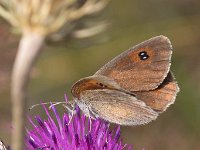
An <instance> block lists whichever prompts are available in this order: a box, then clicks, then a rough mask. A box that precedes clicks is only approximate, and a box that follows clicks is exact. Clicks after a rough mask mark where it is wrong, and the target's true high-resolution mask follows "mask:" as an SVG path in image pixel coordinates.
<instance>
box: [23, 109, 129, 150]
mask: <svg viewBox="0 0 200 150" xmlns="http://www.w3.org/2000/svg"><path fill="white" fill-rule="evenodd" d="M43 107H44V109H45V111H46V115H47V116H48V118H47V119H46V120H43V119H42V118H41V117H40V116H39V115H37V116H35V120H36V122H37V125H36V124H35V123H34V122H33V120H32V119H31V118H29V121H30V123H31V124H32V126H33V129H31V130H28V131H27V136H26V149H27V150H35V149H40V150H122V149H123V150H125V149H127V150H131V149H132V146H130V145H128V144H125V145H123V144H122V140H121V139H120V126H116V127H115V129H114V130H110V129H109V123H108V122H105V121H103V120H101V119H96V120H93V119H91V120H90V119H87V118H86V116H85V115H84V114H81V112H80V109H79V108H78V107H76V110H75V111H76V113H75V114H74V115H73V119H72V120H71V122H70V123H69V121H70V117H71V116H70V115H69V114H67V113H64V114H63V116H62V118H61V117H60V116H59V115H58V112H57V110H56V108H55V106H54V105H52V111H53V113H54V115H55V118H56V122H55V121H54V120H53V118H52V117H51V115H50V114H49V111H48V109H47V108H46V107H45V106H44V105H43ZM90 123H91V124H90ZM90 127H91V129H90Z"/></svg>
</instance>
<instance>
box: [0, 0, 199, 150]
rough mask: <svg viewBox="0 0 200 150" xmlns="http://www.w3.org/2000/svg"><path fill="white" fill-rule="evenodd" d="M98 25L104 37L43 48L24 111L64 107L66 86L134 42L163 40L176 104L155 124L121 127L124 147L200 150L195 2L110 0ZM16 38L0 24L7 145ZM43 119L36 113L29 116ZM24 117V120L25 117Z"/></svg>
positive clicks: (0, 128)
mask: <svg viewBox="0 0 200 150" xmlns="http://www.w3.org/2000/svg"><path fill="white" fill-rule="evenodd" d="M101 18H102V19H107V20H108V22H109V23H110V25H109V27H108V29H107V30H106V32H104V33H101V34H99V35H98V36H96V37H93V38H87V39H82V40H80V39H70V40H69V39H66V40H65V41H63V42H62V43H57V44H55V43H54V44H52V43H47V46H46V47H45V48H44V50H43V53H42V54H41V56H40V58H39V60H38V62H37V64H36V66H35V68H34V70H33V72H32V74H31V81H30V86H29V97H30V100H29V104H28V105H29V106H31V105H33V104H36V103H39V101H40V100H42V101H63V100H64V98H63V96H64V93H66V92H67V94H68V95H71V93H70V87H71V85H72V84H73V83H74V82H75V81H77V80H78V79H80V78H82V77H85V76H89V75H92V74H93V73H95V72H96V71H97V70H98V69H99V68H100V67H101V66H102V65H104V64H105V63H106V62H107V61H109V60H110V59H112V58H113V57H115V56H116V55H117V54H119V53H121V52H123V51H124V50H126V49H128V48H130V47H132V46H133V45H135V44H138V43H139V42H142V41H144V40H147V39H149V38H151V37H153V36H156V35H161V34H162V35H166V36H168V37H169V38H170V40H171V42H172V45H173V57H172V68H171V70H172V71H173V73H174V74H175V77H176V79H177V81H178V84H179V86H180V89H181V91H180V93H178V96H177V99H176V102H175V104H174V105H172V106H171V107H170V108H169V109H168V110H167V111H166V112H165V113H163V114H161V115H160V116H159V117H158V119H157V120H156V121H153V122H151V123H149V124H148V125H143V126H139V127H122V137H123V141H124V142H126V143H130V144H133V145H134V149H135V150H141V149H142V148H145V149H146V150H176V149H180V150H199V149H200V142H199V141H200V1H198V0H174V1H173V0H171V1H170V0H148V1H147V0H126V1H121V0H113V1H111V3H110V4H109V5H108V7H107V8H106V9H105V11H104V12H103V14H102V16H101ZM18 40H19V36H16V35H13V34H11V32H10V27H9V25H8V24H6V23H5V22H4V21H3V20H2V21H1V23H0V138H2V139H3V140H4V141H5V143H10V135H11V125H10V122H11V102H10V96H9V88H10V74H11V68H12V65H13V61H14V57H15V54H16V50H17V44H18ZM36 111H37V112H39V113H44V111H43V110H42V108H41V107H39V108H36V109H35V110H32V111H31V112H30V114H35V112H36ZM30 114H29V115H30Z"/></svg>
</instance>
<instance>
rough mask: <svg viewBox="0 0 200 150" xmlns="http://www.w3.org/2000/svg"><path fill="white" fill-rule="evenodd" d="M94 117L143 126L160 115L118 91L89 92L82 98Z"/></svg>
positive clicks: (121, 123)
mask: <svg viewBox="0 0 200 150" xmlns="http://www.w3.org/2000/svg"><path fill="white" fill-rule="evenodd" d="M80 98H81V99H82V100H83V101H84V103H85V104H86V105H87V106H88V108H89V110H90V111H91V112H92V113H93V115H94V116H97V117H100V118H102V119H104V120H107V121H109V122H113V123H117V124H120V125H141V124H145V123H148V122H150V121H152V120H155V119H156V118H157V115H158V113H157V112H155V111H154V110H152V109H151V108H150V107H148V106H146V105H145V103H144V102H142V101H140V100H137V99H136V98H135V97H134V96H132V95H129V94H126V93H124V92H121V91H117V90H109V89H97V90H87V91H84V92H83V93H81V97H80Z"/></svg>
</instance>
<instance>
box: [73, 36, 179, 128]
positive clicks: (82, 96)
mask: <svg viewBox="0 0 200 150" xmlns="http://www.w3.org/2000/svg"><path fill="white" fill-rule="evenodd" d="M171 55H172V46H171V43H170V41H169V39H168V38H167V37H165V36H162V35H161V36H157V37H153V38H151V39H149V40H147V41H144V42H142V43H140V44H138V45H136V46H134V47H132V48H130V49H129V50H127V51H124V52H123V53H121V54H120V55H118V56H117V57H115V58H114V59H112V60H111V61H110V62H108V63H107V64H106V65H104V66H103V67H102V68H100V69H99V70H98V71H97V72H96V73H95V74H94V75H93V76H89V77H86V78H82V79H80V80H79V81H77V82H76V83H75V84H74V85H73V86H72V95H73V98H74V100H75V102H76V104H77V105H78V106H79V107H80V109H81V110H82V111H83V112H84V113H85V114H86V115H87V116H93V117H94V118H102V119H104V120H107V121H109V122H113V123H117V124H120V125H141V124H145V123H148V122H150V121H152V120H155V119H156V118H157V116H158V115H159V113H162V112H163V111H165V110H166V109H167V107H168V106H169V105H171V104H173V103H174V101H175V98H176V94H177V92H178V91H179V87H178V85H177V83H176V81H175V79H174V77H173V75H172V73H171V71H170V70H169V69H170V65H171Z"/></svg>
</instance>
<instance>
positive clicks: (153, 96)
mask: <svg viewBox="0 0 200 150" xmlns="http://www.w3.org/2000/svg"><path fill="white" fill-rule="evenodd" d="M178 92H179V87H178V84H177V83H176V81H175V79H174V77H173V75H172V73H171V72H169V73H168V75H167V77H166V78H165V80H164V81H163V83H162V84H161V85H160V86H159V87H158V88H157V89H155V90H151V91H142V92H133V93H134V94H135V95H136V97H137V98H138V99H140V100H142V101H144V102H145V103H146V105H148V106H150V107H151V108H152V109H154V110H157V111H159V112H163V111H165V110H166V109H167V107H168V106H169V105H171V104H173V103H174V101H175V98H176V95H177V93H178Z"/></svg>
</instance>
